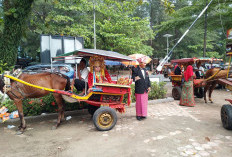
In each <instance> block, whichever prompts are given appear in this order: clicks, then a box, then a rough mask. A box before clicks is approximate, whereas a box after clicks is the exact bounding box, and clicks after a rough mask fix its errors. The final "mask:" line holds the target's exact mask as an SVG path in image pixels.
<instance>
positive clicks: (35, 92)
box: [0, 72, 70, 134]
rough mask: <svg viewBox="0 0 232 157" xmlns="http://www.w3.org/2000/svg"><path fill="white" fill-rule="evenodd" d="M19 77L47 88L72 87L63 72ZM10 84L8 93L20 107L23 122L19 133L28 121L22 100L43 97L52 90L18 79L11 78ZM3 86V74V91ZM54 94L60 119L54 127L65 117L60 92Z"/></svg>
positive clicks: (0, 88)
mask: <svg viewBox="0 0 232 157" xmlns="http://www.w3.org/2000/svg"><path fill="white" fill-rule="evenodd" d="M19 79H21V80H23V81H26V82H28V83H31V84H34V85H38V86H42V87H46V88H52V89H58V90H64V89H65V90H69V88H70V80H69V78H68V77H67V76H65V75H63V74H58V73H48V72H46V73H37V74H25V73H23V74H21V75H20V76H19ZM10 84H11V87H10V91H8V92H7V93H6V94H7V95H8V96H9V97H10V99H12V100H13V101H14V103H15V105H16V106H17V108H18V113H19V118H20V121H21V124H20V126H19V131H18V133H17V134H22V133H23V131H24V130H25V128H26V122H25V120H24V114H23V106H22V100H23V99H25V98H39V97H43V96H45V95H48V94H49V93H50V92H49V91H45V90H41V89H37V88H34V87H30V86H27V85H24V84H22V83H19V82H17V81H12V80H11V83H10ZM3 87H4V82H3V76H2V78H1V79H0V90H1V91H2V92H3ZM53 96H54V98H55V100H56V103H57V104H58V120H57V124H56V125H55V126H54V127H53V128H57V127H58V126H59V125H60V122H61V120H63V119H64V105H63V104H64V102H63V98H62V96H61V95H60V94H57V93H53Z"/></svg>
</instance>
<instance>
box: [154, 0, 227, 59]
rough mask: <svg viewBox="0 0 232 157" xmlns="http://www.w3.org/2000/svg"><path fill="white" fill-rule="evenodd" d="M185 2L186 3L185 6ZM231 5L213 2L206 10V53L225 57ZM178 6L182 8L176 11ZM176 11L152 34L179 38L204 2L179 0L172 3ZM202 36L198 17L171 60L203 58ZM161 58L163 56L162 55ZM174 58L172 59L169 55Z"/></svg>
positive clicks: (201, 25)
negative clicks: (166, 34) (170, 35)
mask: <svg viewBox="0 0 232 157" xmlns="http://www.w3.org/2000/svg"><path fill="white" fill-rule="evenodd" d="M186 2H187V4H186ZM230 4H231V2H230V3H228V2H227V1H226V2H225V3H224V1H222V0H219V3H218V1H213V3H212V4H211V5H210V7H209V9H208V18H207V21H208V29H207V31H208V36H207V45H206V47H207V54H208V56H209V57H210V56H212V55H209V54H211V52H212V54H214V55H213V56H215V55H216V54H215V52H217V55H216V56H218V57H223V56H224V54H225V38H226V36H225V30H227V29H228V28H229V26H231V25H232V21H231V18H230V17H231V14H232V7H231V5H230ZM178 5H180V6H181V5H182V7H180V8H177V6H178ZM175 6H176V11H175V12H174V13H173V14H171V15H170V16H169V18H168V19H167V20H166V21H163V22H162V23H161V24H160V25H157V26H155V29H156V32H155V33H156V34H164V33H165V32H167V31H169V32H172V33H171V34H174V37H175V38H177V39H179V38H180V37H181V36H182V34H183V33H184V32H185V31H186V30H187V28H188V27H189V26H190V25H191V23H192V22H193V21H194V20H195V18H196V16H198V15H199V14H200V12H201V11H202V10H203V8H204V7H205V1H198V0H192V1H186V0H182V1H180V2H177V3H176V4H175ZM203 37H204V18H203V17H201V18H200V19H199V20H198V21H197V22H196V24H195V25H194V27H193V28H192V29H191V30H190V31H189V33H188V34H187V36H186V37H185V38H184V40H182V42H181V43H180V44H179V45H178V46H177V47H176V49H175V50H174V53H175V58H176V57H177V56H178V57H194V56H196V57H197V56H199V57H201V56H203ZM163 55H164V54H163ZM173 57H174V56H173Z"/></svg>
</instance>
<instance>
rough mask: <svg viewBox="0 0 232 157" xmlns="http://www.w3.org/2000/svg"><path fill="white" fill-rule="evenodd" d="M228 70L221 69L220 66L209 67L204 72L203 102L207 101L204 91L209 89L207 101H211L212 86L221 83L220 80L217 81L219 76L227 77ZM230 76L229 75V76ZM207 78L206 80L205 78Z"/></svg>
mask: <svg viewBox="0 0 232 157" xmlns="http://www.w3.org/2000/svg"><path fill="white" fill-rule="evenodd" d="M227 73H228V70H221V69H220V68H213V69H209V70H207V71H206V73H205V79H206V81H205V83H206V85H205V89H204V100H205V103H207V99H206V92H207V91H208V90H209V101H210V102H211V103H213V101H212V99H211V95H212V92H213V90H214V88H215V87H216V85H217V84H222V83H221V82H219V81H218V79H220V78H226V77H227ZM229 77H231V76H229ZM207 79H208V80H207ZM222 85H223V84H222Z"/></svg>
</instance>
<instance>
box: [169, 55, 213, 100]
mask: <svg viewBox="0 0 232 157" xmlns="http://www.w3.org/2000/svg"><path fill="white" fill-rule="evenodd" d="M196 62H198V63H200V64H203V63H206V62H211V63H212V62H213V59H211V58H183V59H175V60H172V61H171V63H172V64H178V65H179V66H181V65H182V66H183V67H185V68H186V67H187V65H192V64H195V63H196ZM169 76H170V77H171V80H172V86H173V89H172V96H173V98H174V99H175V100H180V96H181V89H182V84H183V82H182V81H183V76H182V75H175V74H174V72H172V74H171V75H169ZM193 85H194V88H195V90H194V95H196V96H197V97H198V98H202V97H203V96H204V92H203V86H204V79H203V78H195V79H194V80H193ZM196 89H198V90H196Z"/></svg>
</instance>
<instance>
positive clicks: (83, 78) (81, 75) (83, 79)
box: [71, 58, 89, 95]
mask: <svg viewBox="0 0 232 157" xmlns="http://www.w3.org/2000/svg"><path fill="white" fill-rule="evenodd" d="M88 74H89V70H88V69H87V67H86V60H85V59H84V58H82V59H81V61H80V64H79V66H78V68H77V74H76V75H77V78H76V76H74V77H73V81H72V85H71V91H73V85H74V86H75V88H76V89H77V91H82V92H81V93H80V94H79V95H83V94H84V93H85V88H86V89H88V84H87V82H88Z"/></svg>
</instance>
